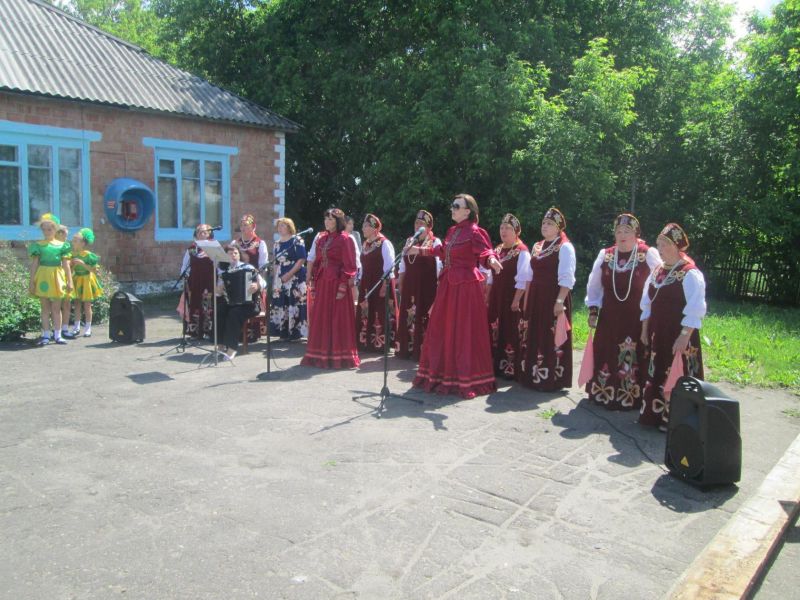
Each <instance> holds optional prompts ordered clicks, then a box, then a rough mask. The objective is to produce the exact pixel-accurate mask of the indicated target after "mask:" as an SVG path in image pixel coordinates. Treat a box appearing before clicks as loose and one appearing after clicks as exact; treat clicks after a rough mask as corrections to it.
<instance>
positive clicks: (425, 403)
mask: <svg viewBox="0 0 800 600" xmlns="http://www.w3.org/2000/svg"><path fill="white" fill-rule="evenodd" d="M350 391H351V392H353V394H355V395H354V396H353V400H354V401H355V402H357V403H359V404H361V405H362V406H365V407H368V408H371V409H372V410H371V411H370V413H368V414H371V415H373V416H374V417H377V418H381V419H397V418H403V417H404V418H409V419H427V420H428V421H430V422H431V425H433V429H434V430H435V431H447V427H446V426H445V425H444V421H445V420H446V419H447V415H445V414H442V413H440V412H438V411H440V410H441V409H443V408H444V407H446V406H449V405H451V404H455V403H456V402H460V401H464V402H469V401H468V400H462V398H459V397H458V396H444V395H437V394H429V393H427V392H423V391H422V390H417V389H415V388H409V389H407V390H405V391H403V390H395V391H392V390H390V392H391V393H392V395H391V396H389V397H388V398H387V399H386V402H385V403H384V405H383V410H381V411H380V412H378V408H379V406H380V402H381V395H380V390H374V391H372V392H370V391H366V390H350Z"/></svg>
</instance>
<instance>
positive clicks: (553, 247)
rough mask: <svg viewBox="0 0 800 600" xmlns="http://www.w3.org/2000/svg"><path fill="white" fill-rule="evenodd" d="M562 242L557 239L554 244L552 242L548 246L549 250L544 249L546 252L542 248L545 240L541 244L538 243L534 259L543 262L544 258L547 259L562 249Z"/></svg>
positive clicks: (535, 247) (534, 248)
mask: <svg viewBox="0 0 800 600" xmlns="http://www.w3.org/2000/svg"><path fill="white" fill-rule="evenodd" d="M560 241H561V238H559V237H557V238H556V239H554V240H553V241H552V242H550V245H549V246H547V248H544V250H543V249H542V248H543V247H544V243H545V240H542V241H541V242H536V245H535V246H534V247H533V250H534V253H535V254H534V258H536V260H542V259H543V258H547V257H548V256H550V255H551V254H553V253H554V252H555V251H556V250H558V249H559V248H560V247H561V244H560V243H559V242H560Z"/></svg>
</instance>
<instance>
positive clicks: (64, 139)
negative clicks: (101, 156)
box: [0, 120, 102, 240]
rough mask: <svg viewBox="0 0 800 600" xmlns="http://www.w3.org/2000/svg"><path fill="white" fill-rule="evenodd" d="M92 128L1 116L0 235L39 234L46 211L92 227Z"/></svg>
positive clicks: (94, 137) (95, 137)
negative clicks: (70, 126)
mask: <svg viewBox="0 0 800 600" xmlns="http://www.w3.org/2000/svg"><path fill="white" fill-rule="evenodd" d="M101 138H102V135H101V134H100V133H99V132H97V131H85V130H80V129H66V128H62V127H49V126H43V125H30V124H27V123H17V122H15V121H2V120H0V238H2V239H30V240H36V239H39V238H40V237H41V235H40V232H39V228H38V226H37V225H36V223H37V222H38V221H39V218H40V217H41V216H42V215H43V214H44V213H47V212H51V213H53V214H55V215H57V216H58V217H59V218H60V220H61V222H62V223H63V224H64V225H67V226H68V227H91V224H92V210H91V194H90V182H91V178H90V173H91V171H90V168H89V167H90V155H89V145H90V144H91V142H97V141H99V140H100V139H101Z"/></svg>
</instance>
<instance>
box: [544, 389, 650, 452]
mask: <svg viewBox="0 0 800 600" xmlns="http://www.w3.org/2000/svg"><path fill="white" fill-rule="evenodd" d="M638 416H639V414H638V412H636V411H606V410H604V409H603V408H600V407H598V406H593V405H592V404H591V403H590V402H589V400H588V399H587V398H583V399H582V400H581V401H580V402H578V403H577V404H576V405H575V407H574V408H573V409H572V410H570V411H569V412H568V413H558V414H556V415H554V416H553V418H552V422H553V425H555V426H556V427H561V428H562V429H563V431H561V433H560V435H561V436H562V437H564V438H567V439H583V438H586V437H588V436H590V435H597V434H605V435H608V438H609V441H610V442H611V445H612V446H613V447H614V449H615V450H616V451H617V454H612V455H611V456H609V457H608V461H609V462H613V463H615V464H619V465H623V466H626V467H637V466H639V465H641V464H643V463H646V462H649V463H652V464H654V465H660V464H661V462H662V458H663V456H664V434H663V433H661V432H660V431H658V430H657V429H653V428H646V427H642V426H641V425H639V424H638V423H637V422H636V419H637V418H638Z"/></svg>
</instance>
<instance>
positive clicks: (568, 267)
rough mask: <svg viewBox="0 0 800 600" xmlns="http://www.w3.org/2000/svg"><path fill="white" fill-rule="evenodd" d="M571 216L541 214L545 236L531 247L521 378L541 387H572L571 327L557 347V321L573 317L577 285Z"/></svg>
mask: <svg viewBox="0 0 800 600" xmlns="http://www.w3.org/2000/svg"><path fill="white" fill-rule="evenodd" d="M566 227H567V220H566V219H565V218H564V215H563V214H562V213H561V211H560V210H558V209H557V208H551V209H549V210H548V211H547V212H546V213H545V214H544V217H543V218H542V237H543V238H544V239H542V240H541V241H539V242H536V243H535V244H534V245H533V249H532V251H531V261H530V265H531V269H530V272H529V274H528V275H527V276H528V277H530V280H529V281H527V282H526V283H527V286H526V292H525V307H524V309H523V315H524V316H523V322H522V324H521V329H522V336H521V339H520V353H521V355H522V356H523V359H522V362H521V364H520V369H519V371H518V372H517V374H516V377H517V380H518V381H520V382H521V383H522V384H523V385H525V386H527V387H531V388H533V389H535V390H539V391H554V390H560V389H563V388H568V387H571V386H572V331H571V330H570V331H568V332H567V333H566V340H565V341H564V342H563V343H561V344H559V345H556V342H555V340H556V336H555V334H556V329H557V328H556V325H557V320H558V318H559V317H560V316H561V315H562V314H564V315H565V316H566V318H567V321H570V320H571V319H572V297H571V292H572V288H573V286H574V285H575V248H574V247H573V245H572V243H571V242H570V241H569V238H568V237H567V233H566V231H565V230H566Z"/></svg>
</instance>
